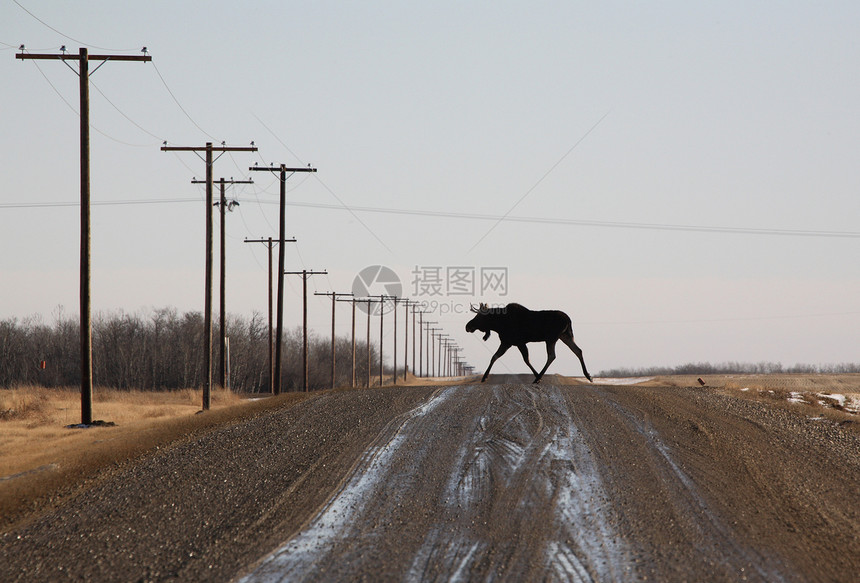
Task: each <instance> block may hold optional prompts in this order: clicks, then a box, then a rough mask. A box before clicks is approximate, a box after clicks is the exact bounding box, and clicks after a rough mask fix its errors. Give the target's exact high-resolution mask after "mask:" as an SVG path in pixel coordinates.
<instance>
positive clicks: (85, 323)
mask: <svg viewBox="0 0 860 583" xmlns="http://www.w3.org/2000/svg"><path fill="white" fill-rule="evenodd" d="M21 49H22V51H23V49H24V47H23V45H22V46H21ZM145 52H146V49H144V53H145ZM15 58H16V59H21V60H31V59H39V60H59V61H63V62H65V61H71V60H77V61H78V78H79V79H78V81H79V99H80V112H79V115H80V149H81V151H80V157H81V176H80V178H81V233H80V282H79V292H80V311H81V313H80V342H81V424H82V425H92V422H93V332H92V330H93V328H92V294H91V287H90V272H91V268H90V257H91V237H90V226H91V221H90V65H89V62H90V61H102V65H103V64H104V62H105V61H107V60H108V59H110V60H114V61H151V60H152V57H150V56H148V55H146V54H144V55H91V54H89V51H88V50H87V49H86V48H83V47H81V48H79V49H78V54H77V56H75V55H73V54H69V55H67V54H66V53H65V49H64V50H63V53H61V54H31V53H24V52H21V53H18V54H17V55H15ZM100 66H101V65H99V66H98V67H100ZM98 67H96V69H94V70H93V73H95V70H97V69H98Z"/></svg>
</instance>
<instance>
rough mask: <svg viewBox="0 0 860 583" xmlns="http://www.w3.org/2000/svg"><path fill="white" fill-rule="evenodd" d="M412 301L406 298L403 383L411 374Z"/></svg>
mask: <svg viewBox="0 0 860 583" xmlns="http://www.w3.org/2000/svg"><path fill="white" fill-rule="evenodd" d="M411 303H412V302H411V300H409V299H408V298H405V299H404V300H403V305H404V306H405V307H406V309H405V310H404V311H403V325H404V329H403V382H404V383H405V382H406V375H407V374H408V373H409V304H411Z"/></svg>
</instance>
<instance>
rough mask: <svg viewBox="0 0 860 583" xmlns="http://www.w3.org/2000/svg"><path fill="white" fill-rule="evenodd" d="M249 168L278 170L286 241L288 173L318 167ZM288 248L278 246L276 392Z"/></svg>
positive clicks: (280, 222)
mask: <svg viewBox="0 0 860 583" xmlns="http://www.w3.org/2000/svg"><path fill="white" fill-rule="evenodd" d="M249 170H252V171H254V170H256V171H258V172H278V176H279V179H280V183H281V188H280V192H279V204H280V216H279V218H278V234H279V236H278V241H284V239H285V236H286V230H287V173H288V172H289V173H290V174H292V173H294V172H316V171H317V170H316V168H311V167H310V166H309V167H307V168H287V167H286V165H284V164H281V165H280V166H271V167H261V166H251V167H250V168H249ZM285 255H286V250H285V249H284V245H283V244H281V245H280V246H279V248H278V331H277V335H276V336H275V394H276V395H278V394H280V392H281V345H282V342H283V336H284V263H285V261H286V259H285Z"/></svg>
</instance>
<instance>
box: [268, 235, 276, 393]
mask: <svg viewBox="0 0 860 583" xmlns="http://www.w3.org/2000/svg"><path fill="white" fill-rule="evenodd" d="M268 246H269V393H270V394H272V395H274V394H275V361H274V358H273V357H274V356H275V346H274V343H273V341H274V338H272V238H271V237H269V241H268Z"/></svg>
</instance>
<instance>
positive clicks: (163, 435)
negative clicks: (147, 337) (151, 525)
mask: <svg viewBox="0 0 860 583" xmlns="http://www.w3.org/2000/svg"><path fill="white" fill-rule="evenodd" d="M306 397H307V394H298V393H290V394H286V395H281V396H280V397H274V398H269V399H264V400H261V401H253V402H249V401H247V400H243V399H242V398H241V397H240V396H238V395H235V394H233V393H230V392H228V391H221V390H214V391H213V392H212V409H211V410H210V411H208V412H207V413H206V414H205V415H196V413H198V412H199V411H200V410H201V404H202V392H201V391H200V390H191V389H188V390H183V391H174V392H158V393H157V392H143V391H115V390H105V389H97V390H95V391H94V401H95V402H94V404H93V410H94V417H95V419H99V420H104V421H112V422H114V423H116V426H114V427H92V428H88V429H69V428H67V427H66V426H68V425H72V424H77V423H80V421H81V417H80V393H79V392H78V391H77V390H72V389H67V390H56V389H44V388H41V387H20V388H17V389H12V390H0V530H5V529H7V528H8V527H10V526H11V525H12V524H14V523H16V522H18V521H20V520H21V519H22V518H24V517H26V516H28V515H31V514H33V513H34V512H36V511H39V510H42V509H47V508H49V507H51V505H52V503H53V500H54V498H55V497H56V496H60V497H63V498H65V497H68V496H69V495H71V494H72V493H73V492H74V491H75V490H77V489H79V488H80V487H84V486H86V483H87V482H88V481H89V482H92V480H95V479H98V477H99V476H103V475H104V474H105V473H106V472H107V471H109V469H110V468H112V467H116V466H117V465H119V464H121V463H123V462H125V461H127V460H129V459H134V458H136V457H138V456H140V455H142V454H144V453H146V452H148V451H151V450H154V449H156V448H158V447H165V446H168V445H169V444H170V443H172V442H175V441H177V440H181V439H183V438H184V437H187V436H188V435H189V434H193V433H195V432H197V431H202V430H206V429H208V428H211V427H215V426H218V425H223V424H229V423H235V422H239V421H241V420H243V419H246V418H249V417H251V416H254V415H256V414H259V413H260V412H261V411H264V410H267V409H271V408H273V407H279V406H288V405H290V404H292V403H296V402H298V401H301V400H303V399H305V398H306Z"/></svg>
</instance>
